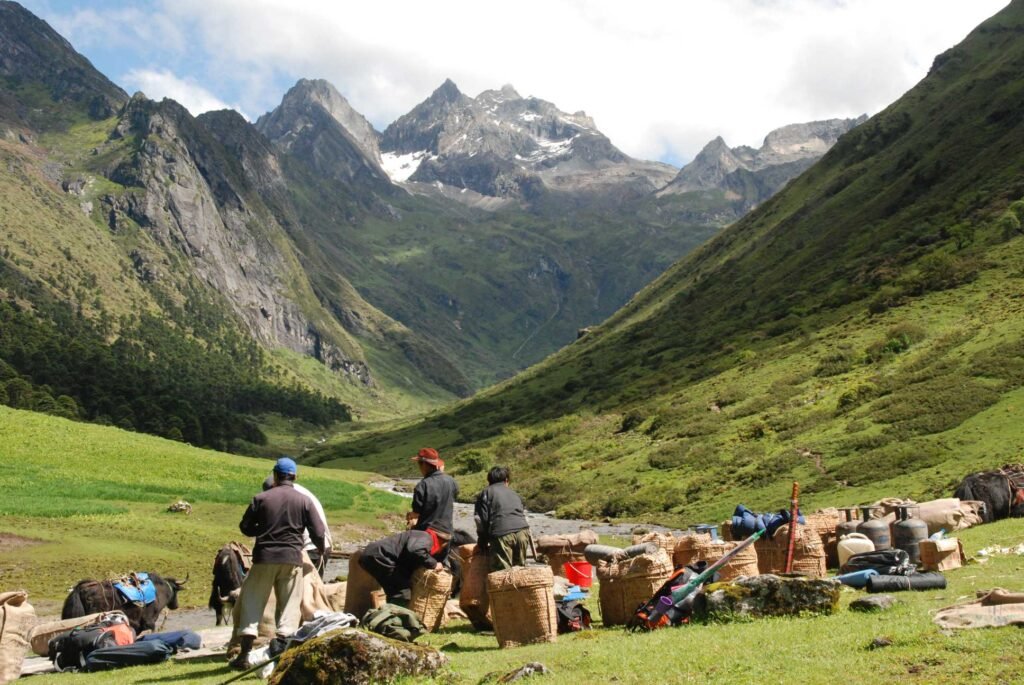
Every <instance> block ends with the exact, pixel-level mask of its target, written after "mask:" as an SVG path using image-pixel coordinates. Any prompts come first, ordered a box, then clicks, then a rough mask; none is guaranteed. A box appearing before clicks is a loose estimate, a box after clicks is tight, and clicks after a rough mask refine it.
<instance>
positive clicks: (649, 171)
mask: <svg viewBox="0 0 1024 685" xmlns="http://www.w3.org/2000/svg"><path fill="white" fill-rule="evenodd" d="M381 150H382V153H383V160H384V166H385V168H386V169H388V170H389V173H390V174H391V176H392V178H393V179H394V180H396V181H398V182H412V183H418V184H428V185H429V184H441V185H444V186H448V187H453V188H458V189H463V188H464V189H467V190H471V191H475V192H476V193H479V194H480V195H484V196H489V197H500V198H513V199H521V200H532V199H536V198H537V196H538V195H540V194H542V193H543V192H545V190H557V191H570V192H571V191H576V192H579V191H594V190H597V189H598V188H602V187H608V186H614V185H618V186H623V187H628V188H629V192H630V194H631V195H633V196H641V195H643V194H646V193H650V192H652V191H654V190H656V189H657V188H660V187H661V186H663V185H664V184H665V183H667V181H668V180H669V179H670V178H671V177H672V175H673V174H674V173H675V170H674V169H673V168H672V167H671V166H669V165H667V164H661V163H657V162H644V161H639V160H634V159H632V158H630V157H629V156H627V155H625V154H624V153H623V152H622V151H620V150H619V149H618V148H616V147H615V146H614V145H612V143H611V141H610V140H608V138H607V137H606V136H605V135H604V134H603V133H601V132H600V131H599V130H598V128H597V125H596V124H595V123H594V120H593V119H591V118H590V117H589V116H587V115H586V113H585V112H575V113H572V114H570V113H567V112H563V111H561V110H559V109H558V108H557V107H556V106H555V105H553V104H552V103H550V102H547V101H545V100H541V99H539V98H535V97H526V98H524V97H522V96H521V95H519V93H517V92H516V90H515V89H514V88H513V87H512V86H510V85H506V86H504V87H502V88H501V89H500V90H486V91H484V92H482V93H480V95H478V96H477V97H476V98H470V97H468V96H466V95H465V94H463V93H462V92H461V91H460V90H459V89H458V87H457V86H456V85H455V83H454V82H452V81H451V80H447V81H445V82H444V83H443V84H442V85H441V86H440V87H439V88H438V89H437V90H435V91H434V92H433V93H432V94H431V95H430V97H428V98H427V99H426V100H424V101H423V102H421V103H420V104H419V105H417V106H416V107H414V108H413V109H412V110H411V111H410V112H409V113H408V114H406V115H404V116H401V117H399V118H398V119H397V120H396V121H395V122H394V123H392V124H391V125H390V126H388V127H387V128H386V129H385V130H384V132H383V134H382V136H381Z"/></svg>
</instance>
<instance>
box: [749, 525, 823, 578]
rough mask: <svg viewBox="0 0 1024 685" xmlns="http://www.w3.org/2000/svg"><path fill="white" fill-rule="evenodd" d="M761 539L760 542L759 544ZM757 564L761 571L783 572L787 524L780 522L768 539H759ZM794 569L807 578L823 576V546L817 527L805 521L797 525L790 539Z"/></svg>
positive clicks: (786, 544) (787, 531) (787, 535)
mask: <svg viewBox="0 0 1024 685" xmlns="http://www.w3.org/2000/svg"><path fill="white" fill-rule="evenodd" d="M761 543H763V544H761ZM758 544H760V545H761V546H760V548H759V549H758V550H757V559H758V566H759V567H760V569H761V573H782V572H783V571H785V569H786V553H787V550H788V547H789V526H788V525H785V526H779V528H778V529H777V530H776V531H775V535H774V536H773V537H772V538H771V539H770V540H758ZM793 573H799V574H802V575H805V576H808V577H810V578H824V577H825V575H826V574H827V569H826V565H825V546H824V545H822V544H821V538H820V537H819V536H818V533H817V531H815V530H814V529H813V528H811V527H809V526H806V525H803V526H801V525H799V524H798V528H797V532H796V540H795V541H794V543H793Z"/></svg>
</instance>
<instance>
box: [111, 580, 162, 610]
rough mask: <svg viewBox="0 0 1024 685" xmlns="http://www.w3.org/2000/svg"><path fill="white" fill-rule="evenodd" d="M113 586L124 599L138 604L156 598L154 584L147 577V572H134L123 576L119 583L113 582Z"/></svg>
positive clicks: (146, 602) (151, 601) (143, 603)
mask: <svg viewBox="0 0 1024 685" xmlns="http://www.w3.org/2000/svg"><path fill="white" fill-rule="evenodd" d="M114 587H116V588H117V591H118V592H120V593H121V594H122V595H123V596H124V598H125V599H126V600H128V601H129V602H132V603H134V604H138V605H140V606H142V605H146V604H152V603H153V601H154V600H156V586H155V585H153V581H152V580H150V579H149V574H148V573H134V574H132V575H131V576H129V577H128V578H123V579H122V580H121V582H120V583H114Z"/></svg>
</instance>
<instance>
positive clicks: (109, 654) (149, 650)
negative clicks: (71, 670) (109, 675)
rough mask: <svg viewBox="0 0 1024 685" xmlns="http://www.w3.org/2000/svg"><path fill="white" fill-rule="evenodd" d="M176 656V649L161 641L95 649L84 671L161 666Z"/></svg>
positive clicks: (146, 641) (86, 658)
mask: <svg viewBox="0 0 1024 685" xmlns="http://www.w3.org/2000/svg"><path fill="white" fill-rule="evenodd" d="M172 654H174V648H173V647H171V646H170V645H168V644H167V643H166V642H162V641H160V640H145V641H143V642H136V643H135V644H131V645H124V646H121V647H104V648H102V649H94V650H93V651H91V652H89V656H87V657H85V665H84V666H83V667H82V670H83V671H109V670H110V669H112V668H124V667H125V666H142V665H145V664H159V663H160V662H162V661H167V659H168V658H170V656H171V655H172Z"/></svg>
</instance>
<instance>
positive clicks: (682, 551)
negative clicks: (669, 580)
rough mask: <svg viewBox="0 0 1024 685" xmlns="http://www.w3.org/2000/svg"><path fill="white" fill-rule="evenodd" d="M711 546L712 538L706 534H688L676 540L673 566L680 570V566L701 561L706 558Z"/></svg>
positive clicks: (673, 551)
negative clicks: (708, 548)
mask: <svg viewBox="0 0 1024 685" xmlns="http://www.w3.org/2000/svg"><path fill="white" fill-rule="evenodd" d="M710 544H711V536H710V535H707V534H706V533H701V534H697V533H687V534H686V535H683V536H682V537H681V538H679V539H678V540H676V544H675V547H673V550H672V564H673V565H674V566H675V567H676V568H679V567H680V566H689V565H690V564H692V563H693V562H695V561H700V560H701V559H703V558H704V555H705V554H706V550H707V547H708V545H710Z"/></svg>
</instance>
